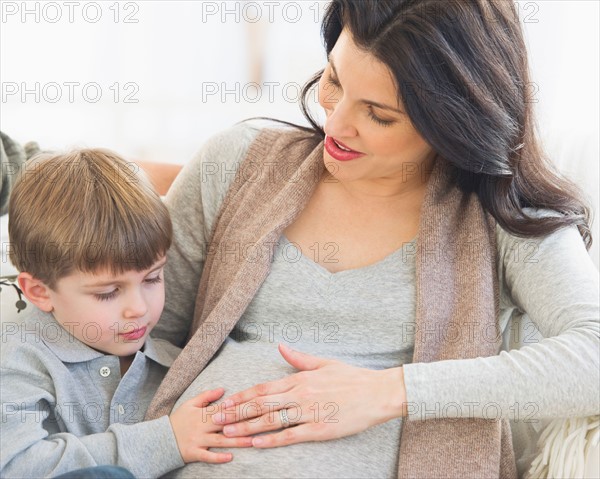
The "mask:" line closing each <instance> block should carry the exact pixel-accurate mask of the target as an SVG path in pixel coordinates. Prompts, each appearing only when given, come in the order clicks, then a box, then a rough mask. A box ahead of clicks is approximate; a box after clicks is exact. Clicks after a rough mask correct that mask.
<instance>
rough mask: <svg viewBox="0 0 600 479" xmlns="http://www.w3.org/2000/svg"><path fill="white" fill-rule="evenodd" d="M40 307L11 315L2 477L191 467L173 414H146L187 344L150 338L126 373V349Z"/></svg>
mask: <svg viewBox="0 0 600 479" xmlns="http://www.w3.org/2000/svg"><path fill="white" fill-rule="evenodd" d="M32 310H33V311H32V312H31V313H30V314H28V315H25V316H24V317H23V318H22V319H21V320H20V321H18V322H2V335H1V337H0V341H1V343H2V344H1V353H0V354H1V363H0V365H1V369H0V375H1V376H0V377H1V381H0V382H1V384H2V387H1V390H0V397H1V402H2V434H0V444H1V448H0V461H1V462H0V464H1V472H0V476H1V477H3V478H28V479H29V478H38V477H54V476H57V475H59V474H62V473H65V472H67V471H71V470H74V469H79V468H83V467H90V466H96V465H118V466H122V467H125V468H127V469H129V470H130V471H131V472H132V473H133V474H134V475H135V476H136V477H143V478H151V477H158V476H160V475H162V474H164V473H165V472H167V471H170V470H172V469H175V468H178V467H181V466H182V465H183V464H184V463H183V460H182V458H181V455H180V454H179V449H178V447H177V442H176V440H175V436H174V434H173V430H172V428H171V423H170V421H169V418H168V417H167V416H163V417H161V418H158V419H156V420H154V421H148V422H141V421H142V419H143V418H144V414H145V413H146V410H147V409H148V406H149V404H150V400H151V399H152V396H153V395H154V393H155V392H156V389H157V388H158V385H159V384H160V382H161V381H162V379H163V377H164V375H165V374H166V372H167V370H168V368H169V366H170V365H171V364H172V362H173V361H174V359H175V357H176V356H177V354H178V353H179V351H180V350H179V348H177V347H175V346H173V345H172V344H169V343H168V342H167V341H164V340H161V339H152V338H148V340H147V341H146V343H145V344H144V348H143V349H144V351H143V352H142V351H138V352H137V353H136V355H135V358H134V360H133V363H132V364H131V366H130V367H129V369H128V371H127V372H126V373H125V375H124V376H123V377H121V372H120V365H119V358H118V357H117V356H112V355H107V354H104V353H101V352H99V351H96V350H94V349H92V348H91V347H89V346H87V345H86V344H84V343H82V342H80V341H79V340H78V339H76V338H75V337H73V336H71V335H70V334H69V333H68V332H67V331H66V330H65V329H63V328H62V327H61V326H60V325H59V324H58V323H57V322H56V321H55V319H54V317H53V316H52V315H51V314H48V313H44V312H42V311H40V310H39V309H37V308H35V307H33V306H32Z"/></svg>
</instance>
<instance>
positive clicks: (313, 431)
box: [212, 344, 406, 447]
mask: <svg viewBox="0 0 600 479" xmlns="http://www.w3.org/2000/svg"><path fill="white" fill-rule="evenodd" d="M279 352H280V353H281V355H282V356H283V357H284V359H285V360H286V361H287V362H288V363H289V364H291V365H292V366H294V367H295V368H296V369H299V370H300V372H299V373H296V374H292V375H291V376H288V377H286V378H283V379H280V380H278V381H272V382H268V383H264V384H258V385H256V386H254V387H252V388H249V389H246V390H245V391H241V392H239V393H236V394H234V395H233V396H230V397H229V398H227V399H226V400H225V401H224V404H225V406H226V407H225V409H222V410H221V413H220V414H215V415H214V416H213V417H212V420H213V422H214V423H215V424H219V425H221V424H224V425H226V426H225V427H224V428H223V434H225V435H226V436H228V437H238V436H249V435H253V434H258V433H262V432H266V431H275V430H279V429H282V427H283V424H282V416H281V414H280V412H279V411H281V410H282V409H285V410H286V411H287V416H288V418H289V424H290V426H291V427H287V428H284V429H282V430H281V431H279V432H277V433H274V434H265V435H261V436H259V437H255V438H254V439H253V441H252V445H253V446H254V447H279V446H287V445H289V444H296V443H299V442H306V441H326V440H329V439H336V438H340V437H344V436H350V435H352V434H356V433H358V432H361V431H364V430H365V429H367V428H369V427H371V426H374V425H376V424H380V423H383V422H386V421H389V420H391V419H393V418H396V417H400V416H405V415H406V404H405V403H406V390H405V387H404V375H403V370H402V368H401V367H399V368H392V369H386V370H382V371H374V370H370V369H364V368H358V367H354V366H349V365H347V364H345V363H342V362H340V361H334V360H329V359H322V358H318V357H315V356H310V355H308V354H304V353H301V352H299V351H294V350H291V349H290V348H288V347H286V346H284V345H281V344H280V345H279Z"/></svg>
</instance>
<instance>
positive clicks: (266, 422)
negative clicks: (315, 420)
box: [223, 406, 303, 437]
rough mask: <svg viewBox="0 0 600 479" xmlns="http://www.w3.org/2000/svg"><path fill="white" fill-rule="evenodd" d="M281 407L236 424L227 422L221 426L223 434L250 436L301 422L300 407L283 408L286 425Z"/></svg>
mask: <svg viewBox="0 0 600 479" xmlns="http://www.w3.org/2000/svg"><path fill="white" fill-rule="evenodd" d="M281 411H282V409H279V410H276V409H273V410H270V411H269V412H268V413H266V414H263V415H262V416H259V417H257V418H254V419H250V420H248V421H242V422H239V423H236V424H228V425H226V426H225V427H223V434H225V435H226V436H227V437H235V436H251V435H252V434H258V433H261V432H266V431H276V430H277V429H282V428H284V427H290V426H294V425H295V424H300V423H302V422H303V419H302V409H301V408H300V407H297V406H293V407H289V408H285V411H286V415H287V416H286V417H287V420H288V425H287V426H286V425H285V424H284V420H283V418H282V413H281Z"/></svg>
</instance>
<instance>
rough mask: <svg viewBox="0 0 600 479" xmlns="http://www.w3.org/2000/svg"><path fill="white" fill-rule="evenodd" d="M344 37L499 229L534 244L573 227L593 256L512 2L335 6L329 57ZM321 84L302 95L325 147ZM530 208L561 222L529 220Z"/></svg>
mask: <svg viewBox="0 0 600 479" xmlns="http://www.w3.org/2000/svg"><path fill="white" fill-rule="evenodd" d="M344 27H346V28H348V30H349V31H350V33H351V34H352V38H353V41H354V43H355V44H356V45H357V46H358V47H359V48H361V49H363V50H364V51H365V52H368V53H370V54H371V55H373V56H374V57H376V58H377V59H378V60H379V61H381V62H382V63H384V64H385V65H386V66H387V67H388V68H389V69H390V71H391V73H392V75H393V78H394V79H395V82H396V86H397V89H398V93H399V96H400V98H399V100H400V104H401V105H403V107H404V111H405V112H406V114H407V115H408V117H409V118H410V120H411V122H412V124H413V126H414V127H415V128H416V130H417V131H418V132H419V134H420V135H421V136H422V137H423V138H424V139H425V141H427V143H428V144H429V145H430V146H431V147H432V148H433V149H434V150H435V151H436V152H437V153H438V155H440V156H441V157H442V158H444V159H445V160H447V161H448V162H449V163H450V164H452V165H453V167H454V168H453V170H454V172H455V178H456V181H457V184H458V186H459V187H460V188H461V189H462V190H464V191H467V192H469V191H474V192H476V194H477V195H478V197H479V199H480V201H481V204H482V205H483V207H484V208H485V209H486V211H489V212H490V214H491V215H492V216H493V217H494V218H495V219H496V221H497V222H498V223H499V224H500V226H502V227H503V228H504V229H505V230H507V231H508V232H510V233H513V234H515V235H517V236H521V237H531V236H546V235H547V234H550V233H552V232H554V231H556V230H558V229H559V228H562V227H565V226H568V225H576V226H577V227H578V229H579V233H580V234H581V236H582V238H583V241H584V243H585V246H586V248H587V249H588V250H589V248H590V247H591V244H592V235H591V231H590V224H591V218H590V216H591V212H592V209H591V207H590V205H589V202H588V200H587V199H586V197H585V195H584V193H583V191H582V190H581V189H580V188H579V187H578V186H577V185H576V184H574V183H573V182H572V181H570V180H569V179H567V178H565V177H564V176H562V175H561V174H560V173H559V172H558V170H557V169H556V168H555V166H554V164H553V163H552V161H551V160H550V159H549V158H548V157H547V154H546V153H545V152H544V150H543V148H542V146H541V143H540V140H539V134H538V126H537V124H536V122H535V118H534V110H533V106H534V102H533V100H535V99H534V98H533V91H534V90H533V88H532V86H534V85H533V83H531V81H530V76H529V65H528V62H527V55H526V46H525V42H524V40H523V32H522V30H521V24H520V22H519V18H518V14H517V11H516V10H515V7H514V5H513V2H512V1H510V0H460V1H456V0H443V1H440V0H358V1H354V0H333V1H332V2H331V3H330V4H329V5H328V8H327V11H326V12H325V17H324V20H323V24H322V35H323V38H324V41H325V48H326V51H327V53H328V54H329V52H331V50H332V49H333V47H334V45H335V43H336V41H337V39H338V37H339V36H340V33H341V31H342V29H343V28H344ZM322 74H323V71H320V72H318V73H317V74H316V75H314V76H313V77H312V78H311V79H310V80H309V81H308V82H307V83H306V85H305V86H304V88H303V92H302V98H301V108H302V111H303V113H304V116H305V117H306V118H307V120H308V122H309V123H310V124H311V125H312V128H311V129H310V131H311V132H312V133H313V134H314V135H317V136H321V137H324V135H325V133H324V131H323V129H322V127H321V126H320V125H319V124H318V122H317V121H315V120H314V118H313V117H312V116H311V114H310V111H309V107H308V105H307V103H308V97H309V94H310V92H311V91H312V89H313V88H314V87H315V85H316V84H317V83H318V82H319V79H320V78H321V75H322ZM527 207H531V208H543V209H550V210H553V211H555V212H557V213H558V214H552V215H545V216H544V217H532V216H530V215H528V214H527V212H526V211H524V208H527Z"/></svg>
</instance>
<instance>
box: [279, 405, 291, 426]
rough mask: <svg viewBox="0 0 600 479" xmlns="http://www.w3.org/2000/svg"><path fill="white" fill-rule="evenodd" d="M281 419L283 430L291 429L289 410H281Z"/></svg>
mask: <svg viewBox="0 0 600 479" xmlns="http://www.w3.org/2000/svg"><path fill="white" fill-rule="evenodd" d="M279 419H280V420H281V427H282V428H284V429H285V428H286V427H290V418H289V417H288V412H287V409H280V410H279Z"/></svg>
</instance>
